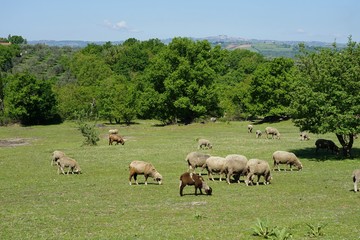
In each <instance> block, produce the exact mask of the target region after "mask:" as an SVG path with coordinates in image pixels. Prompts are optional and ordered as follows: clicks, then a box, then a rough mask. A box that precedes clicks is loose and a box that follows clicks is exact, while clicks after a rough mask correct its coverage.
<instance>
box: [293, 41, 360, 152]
mask: <svg viewBox="0 0 360 240" xmlns="http://www.w3.org/2000/svg"><path fill="white" fill-rule="evenodd" d="M301 48H302V55H300V57H299V70H300V75H299V78H298V80H297V82H296V84H295V86H294V91H295V92H294V96H293V101H292V105H291V107H292V111H293V113H292V116H293V119H294V123H295V125H296V126H298V127H299V128H300V130H308V131H310V132H313V133H316V134H324V133H328V132H330V133H335V134H336V136H337V138H338V140H339V142H340V144H341V145H342V146H343V152H344V155H348V154H350V150H351V148H352V146H353V141H354V136H355V134H356V133H359V132H360V94H359V92H360V45H359V44H357V43H356V42H353V41H352V40H351V38H349V41H348V44H347V47H346V48H345V49H337V48H336V44H334V47H333V48H332V49H329V48H327V49H325V48H324V49H321V50H319V51H317V52H309V51H306V50H305V47H304V45H302V46H301Z"/></svg>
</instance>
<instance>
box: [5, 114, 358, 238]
mask: <svg viewBox="0 0 360 240" xmlns="http://www.w3.org/2000/svg"><path fill="white" fill-rule="evenodd" d="M248 124H249V122H216V123H210V122H209V123H206V124H200V123H195V124H190V125H186V126H184V125H180V126H179V125H171V126H160V125H159V122H157V121H136V123H135V124H133V125H130V126H125V125H107V124H103V125H101V127H99V128H98V129H97V130H98V131H99V136H100V141H99V142H98V146H93V147H90V146H82V142H83V137H82V135H81V134H80V132H79V131H78V130H77V126H76V124H75V123H73V122H66V123H64V124H61V125H52V126H33V127H20V126H10V127H0V145H1V147H0V192H1V195H0V217H1V221H0V239H261V238H260V237H256V236H253V232H254V230H253V229H252V228H253V227H255V225H256V223H257V220H258V219H260V220H263V221H265V220H266V221H268V223H269V225H271V226H273V227H275V226H278V227H280V228H286V229H287V230H288V231H289V232H290V233H291V234H292V236H293V239H310V236H309V233H308V232H309V227H308V225H307V224H310V225H314V226H315V225H326V224H327V225H326V226H325V227H324V229H322V231H323V233H324V234H325V235H324V236H322V237H319V238H321V239H336V240H338V239H358V238H359V237H360V228H359V227H358V226H359V222H358V217H359V216H360V208H359V202H360V192H358V193H354V191H353V183H352V179H351V174H352V171H353V170H354V169H356V168H360V162H359V160H360V144H359V139H357V140H355V143H354V149H353V154H354V158H353V159H342V158H341V156H336V155H333V154H332V153H330V152H326V151H325V150H320V151H319V152H318V153H315V145H314V143H315V140H316V139H317V138H326V139H331V140H333V141H334V142H335V143H336V144H337V145H338V146H339V143H338V141H337V139H336V137H335V134H326V135H314V134H310V137H311V139H310V140H309V141H300V140H299V130H298V129H297V128H296V127H294V126H293V123H292V122H291V121H284V122H279V123H266V124H265V123H264V124H255V125H254V132H255V130H257V129H260V130H262V131H264V129H265V127H267V126H273V127H276V128H277V129H278V130H279V131H280V133H281V139H280V140H277V139H270V138H269V139H266V137H265V136H263V137H262V138H259V139H257V138H255V133H247V127H246V126H247V125H248ZM111 128H118V129H119V132H120V134H121V135H122V136H123V137H124V138H125V139H126V143H125V145H123V146H122V145H112V146H109V145H108V130H109V129H111ZM199 137H201V138H206V139H208V140H210V141H211V142H212V144H213V149H210V150H202V151H203V152H206V153H209V154H211V155H214V156H223V157H225V156H226V155H228V154H242V155H245V156H246V157H247V158H248V159H250V158H259V159H263V160H266V161H268V162H269V164H270V166H271V167H272V166H273V163H272V159H271V156H272V153H273V152H274V151H276V150H286V151H292V152H294V153H295V154H296V155H297V156H298V157H299V159H300V160H301V162H302V164H303V166H304V168H303V170H302V171H272V176H273V179H272V182H271V184H270V185H262V184H260V185H259V186H246V185H245V183H244V182H243V181H241V183H239V184H238V183H232V184H231V185H228V184H227V183H226V181H221V182H219V181H215V182H212V181H209V180H208V178H207V176H204V178H205V180H206V181H207V183H208V184H209V185H210V186H211V187H212V189H213V195H212V196H206V195H199V196H195V195H194V187H192V186H187V187H185V189H184V193H185V196H183V197H180V196H179V177H180V175H181V174H182V173H184V172H185V171H187V169H188V167H187V163H186V162H185V157H186V155H187V153H189V152H191V151H196V150H197V142H196V139H197V138H199ZM10 143H12V144H10ZM54 150H61V151H63V152H65V153H66V154H67V155H68V156H70V157H72V158H74V159H76V160H77V161H78V163H79V164H80V166H81V168H82V171H83V173H82V174H70V175H58V173H57V167H56V166H51V153H52V152H53V151H54ZM133 160H143V161H148V162H151V163H152V164H153V165H154V166H155V167H156V169H157V170H158V171H159V172H160V173H161V174H162V175H163V178H164V179H163V184H162V185H157V184H156V182H154V181H153V180H152V179H149V184H148V185H144V184H143V182H144V177H143V176H138V181H139V183H140V184H139V185H134V184H133V185H131V186H130V185H129V181H128V178H129V170H128V165H129V163H130V162H131V161H133ZM281 167H282V168H286V167H285V166H283V165H282V166H281ZM203 174H204V175H205V174H206V172H205V171H204V172H203ZM216 177H217V179H218V177H219V176H218V175H216ZM241 180H243V178H241ZM261 181H262V179H261Z"/></svg>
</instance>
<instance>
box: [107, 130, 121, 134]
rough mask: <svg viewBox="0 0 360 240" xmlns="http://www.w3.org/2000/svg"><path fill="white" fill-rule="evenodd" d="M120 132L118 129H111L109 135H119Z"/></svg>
mask: <svg viewBox="0 0 360 240" xmlns="http://www.w3.org/2000/svg"><path fill="white" fill-rule="evenodd" d="M118 132H119V131H118V130H117V129H110V130H109V134H118Z"/></svg>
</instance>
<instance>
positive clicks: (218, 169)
mask: <svg viewBox="0 0 360 240" xmlns="http://www.w3.org/2000/svg"><path fill="white" fill-rule="evenodd" d="M225 161H226V159H225V158H223V157H215V156H211V157H209V158H208V159H206V161H205V164H204V165H203V168H206V169H207V171H208V179H209V180H210V177H211V180H212V181H214V177H213V175H212V174H213V173H219V174H220V177H219V180H220V181H221V174H223V172H224V164H225Z"/></svg>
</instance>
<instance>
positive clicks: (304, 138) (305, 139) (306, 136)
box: [300, 132, 310, 141]
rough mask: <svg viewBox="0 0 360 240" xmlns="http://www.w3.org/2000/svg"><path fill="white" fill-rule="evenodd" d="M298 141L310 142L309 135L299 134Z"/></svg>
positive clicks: (305, 133)
mask: <svg viewBox="0 0 360 240" xmlns="http://www.w3.org/2000/svg"><path fill="white" fill-rule="evenodd" d="M300 140H301V141H308V140H310V137H309V133H307V132H301V133H300Z"/></svg>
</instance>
